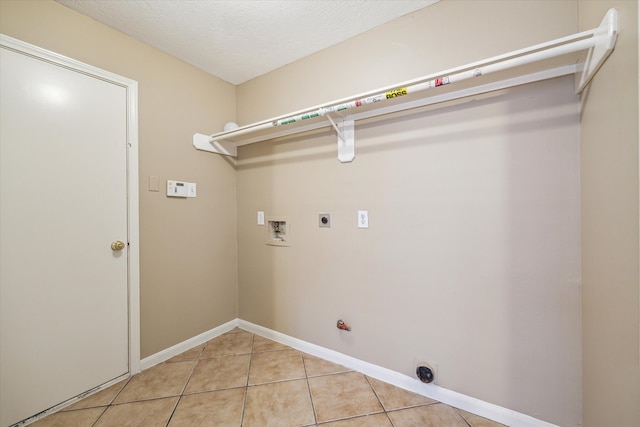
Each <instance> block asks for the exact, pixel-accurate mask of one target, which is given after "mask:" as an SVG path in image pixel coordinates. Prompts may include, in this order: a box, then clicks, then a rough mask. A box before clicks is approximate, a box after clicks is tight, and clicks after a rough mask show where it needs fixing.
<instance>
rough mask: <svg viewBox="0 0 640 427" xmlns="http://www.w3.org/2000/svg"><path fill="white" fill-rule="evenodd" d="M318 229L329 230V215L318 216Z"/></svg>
mask: <svg viewBox="0 0 640 427" xmlns="http://www.w3.org/2000/svg"><path fill="white" fill-rule="evenodd" d="M318 227H321V228H331V214H328V213H321V214H318Z"/></svg>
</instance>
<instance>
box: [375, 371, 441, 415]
mask: <svg viewBox="0 0 640 427" xmlns="http://www.w3.org/2000/svg"><path fill="white" fill-rule="evenodd" d="M367 379H368V380H369V383H370V384H371V386H372V387H373V389H374V391H375V392H376V394H377V395H378V398H379V399H380V403H382V406H384V409H385V410H387V411H391V410H393V409H403V408H411V407H412V406H420V405H429V404H432V403H438V402H437V401H436V400H433V399H429V398H428V397H424V396H421V395H419V394H416V393H412V392H410V391H407V390H404V389H401V388H400V387H395V386H393V385H391V384H388V383H385V382H383V381H380V380H377V379H375V378H371V377H367Z"/></svg>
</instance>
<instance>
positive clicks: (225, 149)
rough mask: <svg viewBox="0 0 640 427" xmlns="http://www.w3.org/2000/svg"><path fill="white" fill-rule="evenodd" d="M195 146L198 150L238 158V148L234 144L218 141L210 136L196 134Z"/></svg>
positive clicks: (194, 136) (194, 137)
mask: <svg viewBox="0 0 640 427" xmlns="http://www.w3.org/2000/svg"><path fill="white" fill-rule="evenodd" d="M193 146H194V147H195V148H197V149H198V150H202V151H208V152H210V153H218V154H222V155H223V156H231V157H238V147H236V145H235V144H234V143H233V142H229V141H224V140H216V139H213V138H211V136H209V135H203V134H201V133H196V134H195V135H193Z"/></svg>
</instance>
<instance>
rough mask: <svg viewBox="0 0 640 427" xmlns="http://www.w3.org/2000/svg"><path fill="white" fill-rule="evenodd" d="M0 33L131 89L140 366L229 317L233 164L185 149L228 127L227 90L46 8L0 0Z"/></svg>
mask: <svg viewBox="0 0 640 427" xmlns="http://www.w3.org/2000/svg"><path fill="white" fill-rule="evenodd" d="M0 32H2V33H3V34H6V35H9V36H12V37H15V38H17V39H20V40H23V41H25V42H28V43H32V44H35V45H38V46H40V47H43V48H46V49H49V50H52V51H54V52H57V53H60V54H63V55H66V56H69V57H71V58H74V59H77V60H79V61H83V62H85V63H88V64H91V65H94V66H97V67H100V68H103V69H105V70H108V71H111V72H114V73H117V74H120V75H122V76H125V77H128V78H130V79H134V80H137V81H138V83H139V115H138V117H139V141H140V143H139V158H140V161H139V173H140V246H141V248H140V249H141V251H140V258H141V266H140V269H141V341H142V342H141V347H142V348H141V353H142V357H145V356H149V355H151V354H154V353H156V352H158V351H160V350H163V349H165V348H167V347H170V346H172V345H174V344H177V343H179V342H181V341H184V340H186V339H188V338H191V337H193V336H195V335H197V334H199V333H201V332H204V331H207V330H209V329H211V328H213V327H216V326H219V325H220V324H222V323H224V322H226V321H229V320H231V319H234V318H236V317H237V273H236V269H237V264H236V212H235V203H236V177H235V170H234V165H233V164H231V163H230V162H229V161H228V160H227V159H225V158H223V157H219V156H214V155H208V154H205V153H202V152H198V151H196V150H195V149H194V148H193V147H192V145H191V136H192V134H193V133H195V132H203V133H213V132H214V131H216V130H218V129H220V128H222V125H223V124H224V123H225V122H226V121H229V120H233V119H234V118H235V103H234V99H235V88H234V86H233V85H231V84H229V83H226V82H223V81H221V80H219V79H216V78H214V77H212V76H211V75H208V74H206V73H204V72H203V71H201V70H198V69H196V68H194V67H192V66H190V65H188V64H186V63H184V62H181V61H179V60H177V59H175V58H173V57H170V56H168V55H165V54H164V53H162V52H160V51H158V50H156V49H153V48H151V47H150V46H148V45H145V44H143V43H140V42H137V41H135V40H133V39H132V38H130V37H127V36H125V35H123V34H122V33H119V32H117V31H115V30H113V29H111V28H109V27H106V26H104V25H102V24H99V23H98V22H96V21H94V20H92V19H90V18H87V17H85V16H82V15H80V14H78V13H76V12H73V11H71V10H70V9H67V8H66V7H64V6H61V5H59V4H58V3H55V2H53V1H7V0H2V1H0ZM150 175H153V176H158V177H159V179H160V189H161V191H160V192H150V191H149V187H148V182H149V176H150ZM167 179H179V180H185V181H189V182H196V183H197V185H198V189H197V190H198V197H197V198H195V199H186V200H184V199H168V198H167V197H166V196H165V193H163V190H164V186H165V185H166V180H167Z"/></svg>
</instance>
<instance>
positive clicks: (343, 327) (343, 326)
mask: <svg viewBox="0 0 640 427" xmlns="http://www.w3.org/2000/svg"><path fill="white" fill-rule="evenodd" d="M336 326H337V327H338V329H341V330H343V331H350V330H351V327H350V326H347V324H346V323H344V322H343V321H342V320H338V324H337V325H336Z"/></svg>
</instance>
